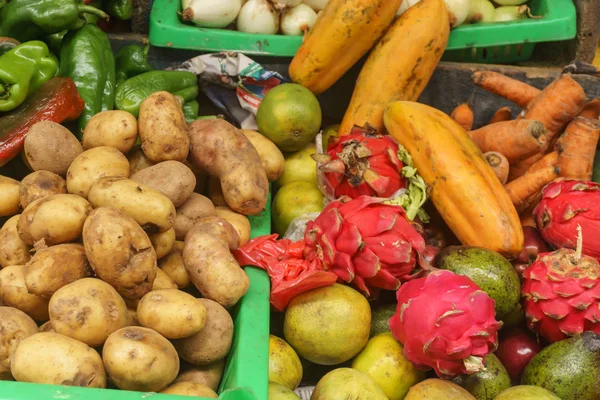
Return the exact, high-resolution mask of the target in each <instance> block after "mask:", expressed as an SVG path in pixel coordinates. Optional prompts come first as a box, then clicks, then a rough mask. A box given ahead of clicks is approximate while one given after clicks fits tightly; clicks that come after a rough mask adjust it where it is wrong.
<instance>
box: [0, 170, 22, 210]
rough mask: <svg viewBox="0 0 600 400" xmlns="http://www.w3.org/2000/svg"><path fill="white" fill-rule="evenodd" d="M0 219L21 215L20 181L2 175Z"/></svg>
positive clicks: (0, 178)
mask: <svg viewBox="0 0 600 400" xmlns="http://www.w3.org/2000/svg"><path fill="white" fill-rule="evenodd" d="M0 193H2V196H0V217H7V216H12V215H15V214H18V213H19V181H16V180H14V179H12V178H9V177H7V176H2V175H0Z"/></svg>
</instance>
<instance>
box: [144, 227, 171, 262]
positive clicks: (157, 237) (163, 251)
mask: <svg viewBox="0 0 600 400" xmlns="http://www.w3.org/2000/svg"><path fill="white" fill-rule="evenodd" d="M149 237H150V241H151V242H152V246H154V250H155V251H156V258H159V259H160V258H163V257H164V256H166V255H167V254H169V253H170V252H171V250H172V249H173V245H174V244H175V229H174V228H171V229H169V230H168V231H165V232H163V233H154V234H152V235H150V236H149Z"/></svg>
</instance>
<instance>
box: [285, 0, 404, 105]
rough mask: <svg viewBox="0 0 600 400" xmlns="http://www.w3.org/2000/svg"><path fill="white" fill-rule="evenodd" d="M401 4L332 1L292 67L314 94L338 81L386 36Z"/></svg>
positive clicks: (396, 0) (391, 1)
mask: <svg viewBox="0 0 600 400" xmlns="http://www.w3.org/2000/svg"><path fill="white" fill-rule="evenodd" d="M401 3H402V0H329V2H328V3H327V4H326V5H325V8H324V9H323V10H322V11H321V12H320V13H319V17H318V18H317V20H316V22H315V24H314V25H313V27H312V28H311V30H310V31H309V32H308V34H307V35H306V36H305V37H304V41H303V42H302V45H301V46H300V48H299V49H298V52H297V53H296V55H295V56H294V59H293V60H292V63H291V64H290V68H289V73H290V77H291V78H292V80H293V81H294V82H296V83H299V84H301V85H302V86H304V87H306V88H308V89H309V90H310V91H312V92H313V93H314V94H320V93H323V92H324V91H325V90H327V89H329V88H330V87H331V86H332V85H333V84H334V83H335V82H337V81H338V79H340V78H341V77H342V75H344V74H345V73H346V71H348V70H349V69H350V68H351V67H352V66H353V65H354V64H356V62H357V61H358V60H360V58H361V57H362V56H364V55H365V54H366V53H367V51H369V49H370V48H371V47H373V45H374V44H375V43H376V42H377V40H378V39H379V38H380V37H381V36H382V35H383V33H384V32H385V30H386V29H387V28H388V27H389V26H390V24H391V23H392V21H393V19H394V16H395V15H396V11H398V8H399V7H400V4H401Z"/></svg>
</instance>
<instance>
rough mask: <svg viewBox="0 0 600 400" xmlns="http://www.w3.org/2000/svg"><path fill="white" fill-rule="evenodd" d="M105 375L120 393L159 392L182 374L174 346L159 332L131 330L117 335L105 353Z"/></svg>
mask: <svg viewBox="0 0 600 400" xmlns="http://www.w3.org/2000/svg"><path fill="white" fill-rule="evenodd" d="M102 358H103V359H104V365H105V367H106V372H108V375H109V376H110V378H111V379H112V381H113V382H114V383H115V385H117V387H118V388H119V389H123V390H134V391H138V392H159V391H161V390H163V389H164V388H166V387H167V386H169V384H170V383H171V382H173V380H174V379H175V378H176V377H177V374H178V373H179V357H177V351H176V350H175V348H174V347H173V345H172V344H171V343H170V342H169V341H168V340H167V339H165V338H164V337H162V336H161V335H160V334H158V333H157V332H156V331H153V330H152V329H148V328H142V327H137V326H130V327H127V328H123V329H120V330H118V331H116V332H114V333H113V334H112V335H110V336H109V337H108V339H107V340H106V343H104V348H103V349H102Z"/></svg>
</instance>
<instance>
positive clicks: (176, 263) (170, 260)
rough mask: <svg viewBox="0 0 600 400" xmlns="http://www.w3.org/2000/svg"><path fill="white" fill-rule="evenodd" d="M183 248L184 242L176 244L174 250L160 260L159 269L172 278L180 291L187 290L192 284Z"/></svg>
mask: <svg viewBox="0 0 600 400" xmlns="http://www.w3.org/2000/svg"><path fill="white" fill-rule="evenodd" d="M183 246H184V242H180V241H177V242H175V246H173V250H171V252H170V253H169V254H167V256H166V257H164V258H162V259H160V260H158V268H160V269H161V270H162V271H163V272H164V273H165V274H166V275H167V276H168V277H169V278H171V280H173V282H175V284H176V285H177V287H178V288H179V289H185V288H187V287H188V286H189V285H190V283H191V281H190V277H189V275H188V273H187V271H186V270H185V265H184V264H183Z"/></svg>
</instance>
